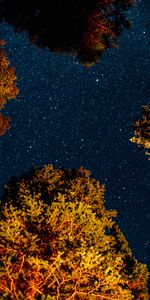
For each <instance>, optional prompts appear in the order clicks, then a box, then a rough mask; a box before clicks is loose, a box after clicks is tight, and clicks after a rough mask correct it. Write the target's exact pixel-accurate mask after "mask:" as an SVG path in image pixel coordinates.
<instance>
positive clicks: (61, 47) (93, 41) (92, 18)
mask: <svg viewBox="0 0 150 300" xmlns="http://www.w3.org/2000/svg"><path fill="white" fill-rule="evenodd" d="M133 4H134V0H78V1H77V0H70V1H67V0H61V1H60V0H51V1H50V2H49V1H47V0H42V1H40V0H38V1H37V0H24V1H20V0H14V1H11V0H1V1H0V5H1V7H0V8H1V9H0V17H1V20H5V21H6V22H7V23H9V24H11V25H13V26H14V27H15V29H16V30H17V31H26V32H27V33H28V36H29V39H30V41H31V42H32V43H35V44H36V45H37V46H39V47H42V48H43V47H44V48H45V47H47V48H49V49H50V50H51V51H54V52H59V53H60V52H67V53H70V54H72V55H74V56H76V57H77V58H78V59H79V61H80V62H81V63H82V64H83V65H84V66H91V65H93V64H95V63H96V62H97V61H98V60H99V59H100V58H101V56H102V53H103V52H104V51H105V50H106V49H107V48H109V47H118V42H117V41H118V37H119V35H120V34H121V32H122V31H123V29H125V28H129V27H131V22H130V21H129V20H128V19H127V17H126V11H127V10H128V9H129V8H130V7H131V6H133Z"/></svg>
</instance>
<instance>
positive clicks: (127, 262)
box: [0, 165, 149, 300]
mask: <svg viewBox="0 0 150 300" xmlns="http://www.w3.org/2000/svg"><path fill="white" fill-rule="evenodd" d="M0 215H1V219H0V262H1V263H0V277H1V281H0V296H1V297H2V298H1V299H8V298H9V299H18V300H21V299H26V300H28V299H30V300H33V299H41V300H42V299H45V300H46V299H47V300H48V299H51V300H52V299H53V300H59V299H60V300H61V299H64V300H71V299H72V300H77V299H87V300H88V299H89V300H92V299H95V300H96V299H103V300H108V299H112V300H114V299H116V300H130V299H137V300H138V299H141V300H148V299H149V296H148V292H147V279H148V271H147V268H146V266H145V265H143V264H141V263H139V262H138V261H137V260H136V259H135V258H134V257H133V255H132V252H131V250H130V249H129V247H128V243H127V241H126V239H125V237H124V236H123V234H122V233H121V231H120V229H119V227H118V226H117V225H116V223H115V222H114V221H113V218H114V217H115V216H116V211H114V210H107V209H106V208H105V206H104V186H103V185H101V184H100V183H99V182H98V181H97V180H95V179H93V178H91V177H90V172H89V171H87V170H84V169H83V168H82V167H81V168H80V169H78V170H66V169H60V170H58V169H56V168H55V167H54V166H52V165H47V166H45V167H44V168H35V169H34V170H33V171H32V172H31V173H30V174H29V175H28V177H27V176H24V177H22V178H21V179H19V180H18V181H16V182H14V181H13V182H10V183H8V185H7V186H6V187H5V194H4V203H3V205H2V208H1V214H0Z"/></svg>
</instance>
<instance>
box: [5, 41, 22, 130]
mask: <svg viewBox="0 0 150 300" xmlns="http://www.w3.org/2000/svg"><path fill="white" fill-rule="evenodd" d="M4 44H5V42H4V41H3V40H0V110H1V109H3V108H4V105H5V104H6V102H7V101H8V100H10V99H13V98H15V97H16V96H17V94H18V93H19V89H18V88H17V87H16V83H15V81H16V76H15V69H14V68H13V67H11V66H9V64H10V62H9V60H8V58H7V56H6V54H5V52H4V50H3V49H2V46H3V45H4ZM9 128H10V118H9V117H5V116H3V115H2V114H1V113H0V135H4V134H5V133H6V131H7V130H8V129H9Z"/></svg>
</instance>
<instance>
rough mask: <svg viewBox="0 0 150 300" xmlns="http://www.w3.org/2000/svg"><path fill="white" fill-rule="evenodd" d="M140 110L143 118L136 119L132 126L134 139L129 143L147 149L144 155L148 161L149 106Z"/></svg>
mask: <svg viewBox="0 0 150 300" xmlns="http://www.w3.org/2000/svg"><path fill="white" fill-rule="evenodd" d="M142 108H143V109H142V113H143V117H142V118H139V119H137V120H136V121H135V123H134V124H133V131H134V137H132V138H131V139H130V141H131V142H133V143H136V144H137V145H138V146H140V147H141V146H142V147H143V148H144V149H148V151H146V152H145V154H146V155H148V160H150V106H149V105H143V107H142Z"/></svg>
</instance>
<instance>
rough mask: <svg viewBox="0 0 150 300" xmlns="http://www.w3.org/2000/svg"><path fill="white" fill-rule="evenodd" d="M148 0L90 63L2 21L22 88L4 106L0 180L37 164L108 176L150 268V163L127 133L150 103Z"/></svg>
mask: <svg viewBox="0 0 150 300" xmlns="http://www.w3.org/2000/svg"><path fill="white" fill-rule="evenodd" d="M148 1H149V0H145V1H138V2H137V4H136V6H135V7H134V8H132V9H131V10H130V12H129V16H130V19H131V20H132V21H133V27H132V29H130V30H129V31H124V33H123V34H122V36H121V37H120V39H119V41H120V48H119V49H109V50H107V51H106V52H105V53H104V54H103V56H102V59H101V61H100V62H99V63H97V64H96V65H95V66H93V67H91V68H85V67H83V66H81V65H80V64H79V62H78V61H77V59H76V58H73V57H71V56H69V55H65V54H63V55H58V54H57V55H56V54H54V53H50V52H49V51H48V50H47V49H45V50H44V49H39V48H37V47H36V46H34V45H31V44H30V43H29V42H28V37H27V34H26V33H21V34H20V33H14V31H13V28H12V27H10V26H8V25H7V24H1V25H0V38H3V39H5V40H6V41H7V45H6V46H5V50H6V52H7V55H8V58H9V60H10V61H11V65H13V66H15V67H16V75H17V86H18V87H19V89H20V93H19V95H18V96H17V98H16V99H15V100H11V101H9V102H8V103H7V105H6V106H5V110H4V111H3V113H5V114H9V115H10V117H11V129H10V130H9V131H8V132H7V134H6V135H5V136H2V137H1V139H0V163H1V168H0V182H1V186H2V185H3V184H4V183H6V182H7V181H8V180H9V178H10V176H15V175H21V174H22V172H24V171H28V170H30V169H31V167H32V166H34V165H38V166H43V165H44V164H48V163H52V164H54V165H55V166H56V167H63V166H64V167H66V168H67V167H68V168H72V167H76V168H78V167H80V166H81V165H82V166H83V167H84V168H87V169H89V170H90V171H91V174H92V176H93V177H95V178H97V179H98V180H99V181H100V182H101V183H105V187H106V195H105V199H106V206H107V207H108V208H113V209H116V210H117V211H118V217H117V222H118V223H119V225H120V227H121V229H122V231H123V232H124V234H125V236H126V237H127V240H128V242H129V245H130V247H131V249H132V250H133V253H134V255H135V256H136V258H137V259H138V260H140V261H141V262H144V263H147V264H148V265H149V270H150V255H149V253H150V163H149V161H148V160H147V157H146V155H145V154H144V150H142V149H140V148H138V147H137V145H136V144H133V143H131V142H130V141H129V139H130V138H131V136H132V123H133V122H134V121H135V119H136V118H137V117H138V114H139V112H140V111H141V105H143V104H146V103H150V81H149V78H150V22H149V19H150V4H149V2H148Z"/></svg>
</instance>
